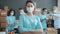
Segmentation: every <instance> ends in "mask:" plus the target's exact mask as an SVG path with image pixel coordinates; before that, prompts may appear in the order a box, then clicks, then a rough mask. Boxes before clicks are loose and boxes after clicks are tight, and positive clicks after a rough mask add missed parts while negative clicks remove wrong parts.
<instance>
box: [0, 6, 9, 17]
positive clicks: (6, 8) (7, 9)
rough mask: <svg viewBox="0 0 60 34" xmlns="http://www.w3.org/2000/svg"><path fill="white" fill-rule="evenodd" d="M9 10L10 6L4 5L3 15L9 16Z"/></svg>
mask: <svg viewBox="0 0 60 34" xmlns="http://www.w3.org/2000/svg"><path fill="white" fill-rule="evenodd" d="M8 11H9V8H8V6H4V8H3V10H2V12H1V16H7V12H8Z"/></svg>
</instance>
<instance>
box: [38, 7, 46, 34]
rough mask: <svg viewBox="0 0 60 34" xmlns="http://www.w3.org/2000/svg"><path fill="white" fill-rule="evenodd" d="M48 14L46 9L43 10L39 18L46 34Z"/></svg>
mask: <svg viewBox="0 0 60 34" xmlns="http://www.w3.org/2000/svg"><path fill="white" fill-rule="evenodd" d="M46 14H47V10H46V8H43V9H42V12H41V14H39V17H40V19H41V23H42V27H43V32H44V33H45V34H46V28H47V22H46V21H47V16H46Z"/></svg>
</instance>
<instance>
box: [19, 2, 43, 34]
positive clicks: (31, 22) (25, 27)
mask: <svg viewBox="0 0 60 34" xmlns="http://www.w3.org/2000/svg"><path fill="white" fill-rule="evenodd" d="M26 10H27V13H26V14H24V15H21V16H20V18H19V20H20V27H19V31H20V33H21V34H25V33H26V34H27V33H28V32H31V33H30V34H38V33H40V32H42V24H41V22H40V19H39V18H38V17H36V16H34V15H33V11H34V3H33V2H32V1H27V2H26Z"/></svg>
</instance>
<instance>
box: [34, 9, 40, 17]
mask: <svg viewBox="0 0 60 34" xmlns="http://www.w3.org/2000/svg"><path fill="white" fill-rule="evenodd" d="M39 13H40V8H36V9H35V11H34V15H35V16H38V14H39Z"/></svg>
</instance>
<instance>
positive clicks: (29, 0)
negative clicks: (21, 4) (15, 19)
mask: <svg viewBox="0 0 60 34" xmlns="http://www.w3.org/2000/svg"><path fill="white" fill-rule="evenodd" d="M29 2H30V3H33V1H31V0H28V1H27V2H26V5H27V4H28V3H29ZM33 4H34V3H33Z"/></svg>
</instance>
